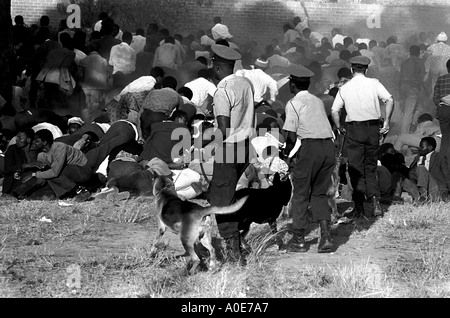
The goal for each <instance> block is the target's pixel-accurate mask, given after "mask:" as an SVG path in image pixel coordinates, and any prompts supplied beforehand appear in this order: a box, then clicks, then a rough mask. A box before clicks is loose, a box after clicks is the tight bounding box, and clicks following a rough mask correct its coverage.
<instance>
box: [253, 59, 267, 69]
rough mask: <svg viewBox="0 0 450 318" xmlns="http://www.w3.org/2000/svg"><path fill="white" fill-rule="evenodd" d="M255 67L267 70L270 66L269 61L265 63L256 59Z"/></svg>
mask: <svg viewBox="0 0 450 318" xmlns="http://www.w3.org/2000/svg"><path fill="white" fill-rule="evenodd" d="M255 65H256V66H259V67H261V68H267V67H268V66H269V61H264V60H261V59H256V61H255Z"/></svg>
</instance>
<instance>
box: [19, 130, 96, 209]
mask: <svg viewBox="0 0 450 318" xmlns="http://www.w3.org/2000/svg"><path fill="white" fill-rule="evenodd" d="M32 149H33V150H36V151H38V152H39V153H38V156H37V161H38V163H39V164H38V165H36V167H37V168H39V170H40V171H37V172H25V173H24V174H23V175H22V176H21V180H22V183H24V184H28V185H29V186H28V187H22V188H19V189H17V190H16V194H17V196H18V197H19V198H20V197H22V198H23V197H24V196H26V195H28V194H30V188H32V191H35V189H36V185H39V186H43V185H44V184H45V183H47V184H48V185H49V187H50V188H51V189H52V190H53V192H54V194H55V196H56V197H57V198H68V197H75V200H76V201H84V200H86V199H87V197H89V196H90V193H89V192H88V191H87V190H86V189H85V188H84V187H82V186H81V184H82V183H84V182H87V181H88V180H89V179H90V178H91V176H92V172H91V169H90V168H89V166H88V164H87V163H88V161H87V159H86V156H85V155H84V154H83V152H81V150H78V149H75V148H73V147H72V146H69V145H67V144H64V143H61V142H54V141H53V135H52V133H51V132H50V131H49V130H47V129H42V130H39V131H37V132H36V134H35V137H34V140H33V146H32ZM33 179H35V180H33ZM30 181H32V182H30ZM45 181H46V182H45Z"/></svg>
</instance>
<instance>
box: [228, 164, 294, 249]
mask: <svg viewBox="0 0 450 318" xmlns="http://www.w3.org/2000/svg"><path fill="white" fill-rule="evenodd" d="M291 193H292V183H291V179H290V178H289V175H285V176H284V177H283V179H281V177H280V174H279V173H278V172H277V173H275V175H274V177H273V185H272V186H270V187H268V188H266V189H251V188H246V189H241V190H238V191H236V194H235V196H236V198H237V199H241V198H244V197H246V196H248V199H247V201H246V202H245V203H244V205H243V206H242V208H240V209H239V211H238V212H237V213H238V215H239V230H240V231H241V238H243V239H242V242H243V243H244V244H245V236H246V235H247V234H248V232H249V230H250V225H251V224H252V223H258V224H264V223H268V224H269V226H270V229H271V231H272V234H276V233H277V231H278V230H277V219H278V217H279V216H280V214H281V212H282V211H283V207H284V206H286V205H287V204H288V203H289V200H290V198H291ZM244 249H247V250H248V249H249V247H248V246H245V245H244Z"/></svg>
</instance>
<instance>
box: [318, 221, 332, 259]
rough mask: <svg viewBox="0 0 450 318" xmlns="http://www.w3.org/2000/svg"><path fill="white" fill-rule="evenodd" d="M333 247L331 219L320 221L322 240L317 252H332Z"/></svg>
mask: <svg viewBox="0 0 450 318" xmlns="http://www.w3.org/2000/svg"><path fill="white" fill-rule="evenodd" d="M332 248H333V243H332V242H331V235H330V221H328V220H322V221H320V241H319V246H318V247H317V252H319V253H330V252H331V249H332Z"/></svg>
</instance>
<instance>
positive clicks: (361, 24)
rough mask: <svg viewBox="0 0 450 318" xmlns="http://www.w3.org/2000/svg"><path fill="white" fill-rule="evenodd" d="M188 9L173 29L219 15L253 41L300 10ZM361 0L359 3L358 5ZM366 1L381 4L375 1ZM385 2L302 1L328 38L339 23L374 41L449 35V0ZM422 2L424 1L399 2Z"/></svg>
mask: <svg viewBox="0 0 450 318" xmlns="http://www.w3.org/2000/svg"><path fill="white" fill-rule="evenodd" d="M189 2H190V3H191V5H192V8H194V10H190V12H188V13H187V14H186V16H185V17H183V19H185V20H186V21H187V22H186V23H185V24H184V25H183V28H180V30H178V31H179V32H183V33H185V34H186V33H188V32H193V33H194V34H195V31H196V30H197V29H208V28H211V27H212V25H213V22H212V18H213V17H214V16H216V15H220V16H222V18H223V21H224V23H225V24H226V25H228V27H229V29H230V33H231V34H233V35H234V36H235V37H236V38H237V39H238V40H241V41H242V40H246V39H250V38H252V39H256V40H257V41H258V43H261V44H263V45H266V44H267V43H268V42H269V41H270V39H272V38H278V39H280V40H281V39H282V35H283V34H282V33H283V31H282V26H283V24H284V23H287V22H291V21H292V18H293V17H294V16H296V15H299V14H300V13H301V12H302V9H301V3H300V1H276V0H275V1H273V0H272V1H267V0H265V1H262V0H213V5H212V6H211V7H208V6H199V5H198V4H197V2H198V1H195V0H190V1H189ZM364 2H365V3H364ZM368 2H378V3H379V2H384V3H385V4H375V3H368ZM393 3H396V2H394V1H390V0H384V1H383V0H379V1H374V0H372V1H371V0H366V1H364V0H347V1H344V0H341V1H340V2H339V3H329V2H328V1H325V0H322V1H320V0H317V1H305V2H304V4H305V7H306V11H307V13H308V15H309V18H310V28H311V29H312V30H314V31H318V32H320V33H322V34H323V35H325V36H330V33H331V30H332V29H333V28H334V27H341V28H342V29H343V32H344V33H345V34H347V35H354V34H355V33H359V34H360V35H361V36H364V37H370V38H374V39H377V40H379V41H381V40H386V39H387V37H388V36H389V35H392V34H393V35H396V36H397V37H398V38H399V40H400V41H402V40H404V39H406V38H407V37H409V36H410V35H412V34H414V33H418V32H420V31H422V30H423V31H427V32H429V31H433V32H434V33H435V34H438V33H439V32H441V31H446V32H447V33H448V34H449V35H450V25H449V24H447V23H446V21H447V14H448V13H447V12H446V11H448V8H449V7H450V1H447V0H445V1H444V0H436V1H434V2H432V3H433V5H428V4H427V2H426V1H422V2H420V1H418V0H409V1H408V0H404V1H403V2H402V4H401V5H394V4H393ZM406 3H414V4H416V3H422V4H424V5H405V4H406ZM374 13H377V14H379V15H380V26H381V28H380V29H376V28H373V29H369V28H368V27H367V19H368V17H369V16H371V15H372V14H374Z"/></svg>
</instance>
